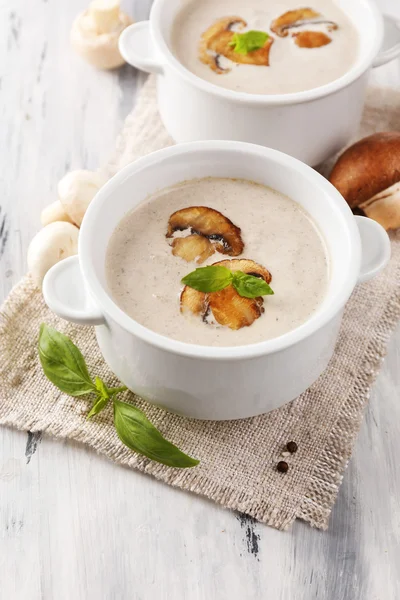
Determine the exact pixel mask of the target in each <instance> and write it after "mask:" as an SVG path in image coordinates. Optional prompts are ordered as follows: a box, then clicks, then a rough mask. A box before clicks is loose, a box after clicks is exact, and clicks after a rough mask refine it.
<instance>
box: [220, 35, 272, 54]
mask: <svg viewBox="0 0 400 600" xmlns="http://www.w3.org/2000/svg"><path fill="white" fill-rule="evenodd" d="M268 38H269V35H268V33H266V32H265V31H255V30H251V31H245V32H244V33H235V34H234V36H233V38H232V41H231V42H229V45H230V46H233V49H234V51H235V52H237V53H238V54H248V53H249V52H253V50H259V48H262V47H263V46H264V44H265V42H266V41H267V39H268Z"/></svg>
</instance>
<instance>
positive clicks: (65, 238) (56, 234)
mask: <svg viewBox="0 0 400 600" xmlns="http://www.w3.org/2000/svg"><path fill="white" fill-rule="evenodd" d="M78 236H79V229H78V228H77V227H75V225H72V223H67V222H65V221H57V222H55V223H50V224H49V225H46V227H44V228H43V229H41V230H40V231H39V232H38V233H37V234H36V235H35V237H34V238H33V240H32V241H31V243H30V244H29V248H28V269H29V272H30V273H31V275H32V277H33V279H34V281H35V283H36V285H37V286H38V287H41V285H42V281H43V278H44V276H45V275H46V273H47V271H48V270H49V269H51V267H52V266H53V265H55V264H56V263H58V262H59V261H60V260H63V259H64V258H68V256H73V255H74V254H77V253H78Z"/></svg>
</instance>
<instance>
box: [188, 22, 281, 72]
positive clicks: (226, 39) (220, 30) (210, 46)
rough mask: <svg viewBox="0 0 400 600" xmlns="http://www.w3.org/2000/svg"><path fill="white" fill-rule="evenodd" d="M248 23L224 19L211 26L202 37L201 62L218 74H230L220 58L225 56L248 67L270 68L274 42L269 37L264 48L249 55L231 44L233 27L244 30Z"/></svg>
mask: <svg viewBox="0 0 400 600" xmlns="http://www.w3.org/2000/svg"><path fill="white" fill-rule="evenodd" d="M246 25H247V23H246V21H244V20H243V19H241V18H240V17H224V18H223V19H219V20H218V21H217V22H216V23H214V24H213V25H211V27H209V28H208V29H207V30H206V31H205V32H204V33H203V35H202V36H201V41H200V47H199V56H200V60H201V61H202V62H203V63H205V64H206V65H209V66H210V67H211V69H213V71H215V72H216V73H228V72H229V71H230V69H229V68H223V67H222V66H221V63H220V57H221V56H224V57H225V58H228V59H229V60H231V61H233V62H235V63H238V64H246V65H258V66H266V67H268V66H269V52H270V49H271V46H272V44H273V42H274V40H273V38H272V37H271V36H269V37H268V38H267V40H266V41H265V43H264V45H263V47H262V48H259V49H258V50H252V51H251V52H248V53H247V54H239V53H238V52H235V50H234V48H233V47H232V46H231V42H232V39H233V36H234V34H235V32H234V31H233V27H234V26H236V28H237V29H243V28H244V27H246Z"/></svg>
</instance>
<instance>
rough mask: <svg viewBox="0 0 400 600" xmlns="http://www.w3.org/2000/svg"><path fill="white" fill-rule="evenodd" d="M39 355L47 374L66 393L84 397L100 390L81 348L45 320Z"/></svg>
mask: <svg viewBox="0 0 400 600" xmlns="http://www.w3.org/2000/svg"><path fill="white" fill-rule="evenodd" d="M39 358H40V362H41V364H42V368H43V371H44V374H45V375H46V377H47V378H48V379H50V381H51V382H52V383H54V385H55V386H57V387H58V388H59V389H60V390H61V391H62V392H65V393H66V394H69V395H70V396H83V395H85V394H89V393H90V392H95V391H96V386H95V385H94V383H93V382H92V380H91V378H90V375H89V372H88V370H87V366H86V363H85V359H84V358H83V356H82V353H81V351H80V350H79V349H78V348H77V347H76V346H75V344H73V343H72V342H71V340H70V339H69V338H68V337H67V336H66V335H64V334H62V333H60V332H59V331H56V330H55V329H53V327H49V326H48V325H46V324H45V323H42V325H41V326H40V335H39Z"/></svg>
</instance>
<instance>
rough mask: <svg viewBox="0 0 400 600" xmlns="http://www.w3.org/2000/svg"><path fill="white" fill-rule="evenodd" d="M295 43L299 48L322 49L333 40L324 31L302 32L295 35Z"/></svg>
mask: <svg viewBox="0 0 400 600" xmlns="http://www.w3.org/2000/svg"><path fill="white" fill-rule="evenodd" d="M293 37H294V43H295V44H296V46H299V48H321V46H327V45H328V44H330V43H331V41H332V38H330V37H329V35H326V33H323V32H322V31H300V32H299V33H294V34H293Z"/></svg>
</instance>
